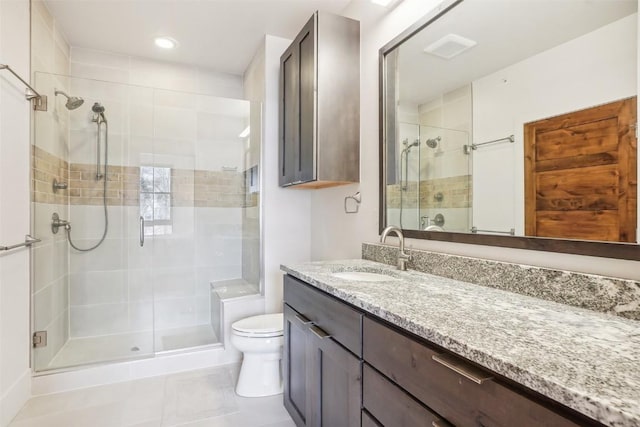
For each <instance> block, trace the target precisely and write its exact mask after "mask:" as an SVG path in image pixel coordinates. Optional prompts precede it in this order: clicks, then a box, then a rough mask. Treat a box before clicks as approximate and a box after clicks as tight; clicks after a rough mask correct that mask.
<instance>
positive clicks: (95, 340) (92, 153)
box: [32, 73, 261, 371]
mask: <svg viewBox="0 0 640 427" xmlns="http://www.w3.org/2000/svg"><path fill="white" fill-rule="evenodd" d="M35 87H36V88H38V91H42V92H44V93H46V94H48V95H49V96H50V98H49V99H50V104H49V109H48V111H38V112H36V113H35V114H34V126H35V127H34V144H33V147H32V173H33V175H32V177H33V179H32V182H33V186H32V190H33V191H32V206H33V208H32V218H33V221H32V222H33V224H32V231H33V232H34V235H35V236H37V237H38V238H42V243H41V244H39V245H38V246H37V247H36V248H34V250H33V252H32V254H33V256H32V262H33V276H32V277H33V279H32V288H33V291H32V306H33V310H32V312H33V321H32V324H33V332H43V333H46V335H47V344H46V346H44V347H38V348H34V351H33V361H34V362H33V364H34V368H35V370H36V371H46V370H51V369H59V368H68V367H72V366H78V365H86V364H94V363H102V362H107V361H120V360H128V359H131V358H144V357H152V356H154V355H155V354H157V353H162V352H168V351H182V350H184V349H191V348H200V347H206V346H212V345H213V346H215V345H220V344H219V342H220V339H221V337H220V298H217V297H216V296H214V295H212V289H215V285H216V284H219V283H231V284H233V285H234V286H236V285H237V286H241V287H242V289H243V295H248V294H250V293H251V292H254V293H256V294H257V293H259V262H260V258H259V245H260V243H259V239H260V230H259V206H258V200H259V197H258V191H259V187H258V186H256V185H254V184H252V183H253V182H254V180H255V179H254V178H255V176H257V175H258V172H257V171H258V168H259V155H256V153H259V148H258V149H256V145H257V144H259V143H260V141H259V136H260V134H261V132H259V131H256V132H253V131H252V132H251V135H248V136H247V135H243V134H242V131H243V130H244V129H245V128H247V126H248V125H249V124H251V129H252V130H253V129H259V128H260V122H259V120H260V118H259V114H257V117H256V116H252V114H253V113H254V112H259V111H260V107H259V105H258V106H254V105H253V104H251V103H249V102H248V101H244V100H238V99H224V98H219V97H213V96H207V95H203V94H197V93H186V92H178V91H171V90H164V89H157V88H149V87H140V86H133V85H127V84H119V83H110V82H105V81H98V80H91V79H83V78H74V77H69V76H61V75H54V74H49V73H36V75H35ZM54 95H60V96H54ZM252 120H253V121H252ZM250 122H251V123H250ZM241 135H242V136H241ZM248 177H251V180H249V178H248ZM54 213H55V214H57V217H54ZM56 218H57V219H56ZM55 224H57V225H58V227H62V229H63V230H64V232H58V233H54V232H53V228H52V225H55ZM61 231H62V230H61ZM142 241H144V245H141V242H142Z"/></svg>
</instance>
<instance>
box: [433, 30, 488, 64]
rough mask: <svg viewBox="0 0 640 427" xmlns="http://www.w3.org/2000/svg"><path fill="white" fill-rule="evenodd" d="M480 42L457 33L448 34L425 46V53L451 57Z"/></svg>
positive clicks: (445, 57) (446, 57)
mask: <svg viewBox="0 0 640 427" xmlns="http://www.w3.org/2000/svg"><path fill="white" fill-rule="evenodd" d="M477 44H478V43H477V42H476V41H473V40H470V39H468V38H465V37H462V36H459V35H457V34H447V35H446V36H444V37H442V38H441V39H440V40H436V41H435V42H433V43H431V44H430V45H429V46H427V47H425V48H424V52H425V53H430V54H431V55H435V56H438V57H440V58H444V59H451V58H453V57H454V56H458V55H460V54H461V53H462V52H464V51H466V50H467V49H471V48H472V47H474V46H475V45H477Z"/></svg>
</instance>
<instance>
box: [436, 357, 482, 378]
mask: <svg viewBox="0 0 640 427" xmlns="http://www.w3.org/2000/svg"><path fill="white" fill-rule="evenodd" d="M431 358H432V359H433V360H435V361H436V362H438V363H439V364H441V365H442V366H445V367H447V368H449V369H451V370H452V371H455V372H457V373H458V374H460V375H462V376H463V377H465V378H467V379H469V380H471V381H473V382H474V383H476V384H482V383H484V382H486V381H490V380H492V379H493V377H492V376H491V375H488V374H487V373H486V372H484V371H483V370H481V369H478V368H476V367H474V366H470V365H468V364H466V363H464V362H462V361H461V360H460V359H458V358H456V357H453V356H451V355H449V354H434V355H433V356H431Z"/></svg>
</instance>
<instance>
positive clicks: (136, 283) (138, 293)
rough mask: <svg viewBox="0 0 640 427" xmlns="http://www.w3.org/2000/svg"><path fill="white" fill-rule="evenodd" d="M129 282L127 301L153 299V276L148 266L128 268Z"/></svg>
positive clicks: (147, 300)
mask: <svg viewBox="0 0 640 427" xmlns="http://www.w3.org/2000/svg"><path fill="white" fill-rule="evenodd" d="M127 275H128V279H127V281H128V283H129V289H128V291H129V301H131V302H142V301H146V302H149V301H153V298H154V290H153V282H152V280H153V278H152V272H151V270H150V269H149V268H142V269H131V268H130V269H129V270H128V272H127Z"/></svg>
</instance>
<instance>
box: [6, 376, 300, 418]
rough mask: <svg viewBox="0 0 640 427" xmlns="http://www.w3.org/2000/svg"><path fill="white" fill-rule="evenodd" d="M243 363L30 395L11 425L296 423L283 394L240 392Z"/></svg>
mask: <svg viewBox="0 0 640 427" xmlns="http://www.w3.org/2000/svg"><path fill="white" fill-rule="evenodd" d="M238 368H239V365H237V364H234V365H225V366H219V367H215V368H210V369H203V370H198V371H190V372H183V373H180V374H173V375H167V376H160V377H153V378H145V379H142V380H136V381H127V382H122V383H116V384H109V385H104V386H99V387H91V388H86V389H81V390H74V391H69V392H64V393H56V394H50V395H45V396H38V397H34V398H32V399H30V400H29V401H28V402H27V403H26V404H25V406H24V407H23V408H22V410H21V411H20V412H19V413H18V415H17V416H16V418H15V419H14V420H13V422H12V423H11V424H10V425H9V427H36V426H37V427H42V426H47V427H96V426H98V427H130V426H131V427H132V426H145V427H146V426H148V427H172V426H190V427H197V426H202V427H204V426H207V427H231V426H233V427H294V426H295V424H294V423H293V421H292V420H291V418H290V417H289V414H287V412H286V410H285V409H284V406H283V403H282V395H281V394H279V395H276V396H270V397H261V398H243V397H239V396H237V395H236V394H235V393H234V384H235V381H236V380H237V375H238V371H239V369H238Z"/></svg>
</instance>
